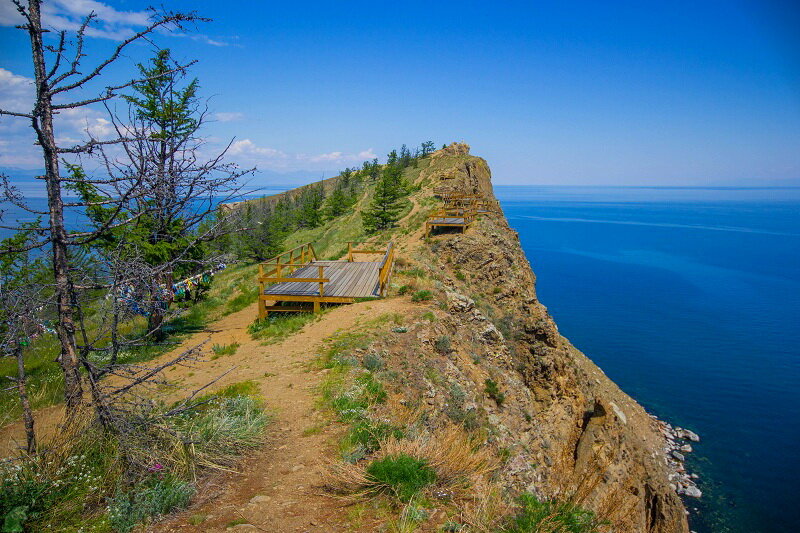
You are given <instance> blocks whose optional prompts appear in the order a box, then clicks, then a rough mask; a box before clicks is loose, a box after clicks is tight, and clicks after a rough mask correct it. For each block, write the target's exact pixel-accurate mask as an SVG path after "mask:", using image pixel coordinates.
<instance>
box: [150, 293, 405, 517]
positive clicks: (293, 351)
mask: <svg viewBox="0 0 800 533" xmlns="http://www.w3.org/2000/svg"><path fill="white" fill-rule="evenodd" d="M411 305H412V304H409V303H408V302H403V301H399V300H378V301H372V302H363V303H359V304H353V305H348V306H342V307H339V308H336V309H334V310H332V311H330V312H328V313H326V314H325V315H324V317H323V318H322V319H321V320H319V321H317V322H314V323H311V324H308V325H307V326H305V328H303V330H301V331H300V332H298V333H296V334H295V335H293V336H291V337H289V338H287V339H286V340H285V341H283V342H281V343H279V344H273V345H269V346H263V345H261V343H260V342H259V341H254V340H252V339H250V336H249V334H248V333H247V331H246V328H247V324H249V323H250V322H251V321H252V320H253V317H254V316H255V314H256V308H255V305H253V306H251V307H250V308H248V309H245V310H243V311H241V312H239V313H235V314H232V315H230V316H228V317H226V318H224V319H222V320H220V321H219V322H217V323H215V324H214V325H213V326H212V328H213V330H214V332H213V333H211V334H210V335H209V334H205V337H206V338H209V341H210V342H209V343H208V346H211V345H213V344H215V343H217V344H230V343H231V342H239V343H240V344H241V346H240V347H239V349H238V350H237V351H236V353H235V354H233V355H230V356H223V357H221V358H219V359H217V360H214V361H207V362H203V363H199V364H196V365H194V367H193V368H188V367H182V368H178V369H177V370H175V371H170V372H168V374H169V378H170V379H171V380H173V381H178V382H179V383H180V384H181V385H182V389H183V390H184V391H186V390H191V389H193V388H195V387H198V386H200V385H202V384H204V383H206V382H207V381H209V380H210V379H213V378H214V377H216V376H218V375H219V374H220V373H221V372H224V371H226V370H228V369H230V368H232V367H234V368H233V370H232V371H230V373H228V374H227V375H225V377H223V378H222V379H221V380H220V381H219V382H218V383H216V384H215V385H214V388H218V387H221V386H224V385H225V384H228V383H233V382H237V381H242V380H247V379H253V380H256V381H257V382H258V383H259V384H260V387H261V392H262V394H263V396H264V398H265V399H266V404H267V409H268V410H269V411H270V412H272V413H273V421H272V422H271V424H270V426H269V430H268V432H267V434H268V436H267V443H266V446H265V447H264V449H263V450H261V451H260V452H258V453H257V454H256V455H255V456H253V457H250V458H248V459H247V460H246V461H245V463H244V464H243V467H242V471H241V472H240V473H231V474H226V475H220V476H217V477H215V478H214V479H212V480H211V482H209V483H208V484H207V485H206V486H204V487H201V489H200V491H199V497H198V498H197V501H196V502H195V503H194V504H193V505H192V506H191V507H190V509H188V510H186V511H184V512H182V513H179V514H177V515H175V516H172V517H170V518H168V519H167V520H165V521H163V522H161V523H159V524H155V525H153V526H151V527H150V528H149V530H151V531H224V530H226V529H227V528H229V527H230V526H233V524H237V523H240V522H245V523H244V524H239V525H235V526H233V527H232V530H236V531H239V530H245V531H248V530H250V531H269V532H273V531H274V532H283V531H352V530H353V527H352V524H350V523H349V522H348V521H347V519H346V511H345V510H344V509H343V508H342V505H341V504H340V503H339V502H337V501H335V500H332V499H330V498H324V497H320V496H319V494H318V489H317V488H316V487H317V486H318V485H319V482H320V475H321V473H322V469H323V467H324V464H325V461H326V459H328V458H331V457H333V456H334V455H335V453H336V449H335V448H336V437H337V436H338V435H339V434H340V432H341V428H340V427H338V426H337V425H336V424H329V423H328V421H327V420H326V417H325V416H324V415H323V413H321V412H319V411H318V410H317V409H316V398H317V395H316V392H315V387H317V386H318V385H319V384H320V382H321V381H322V379H323V377H324V374H325V373H326V371H325V370H322V371H320V370H316V369H313V368H312V367H311V366H310V365H309V364H308V363H309V362H310V361H312V360H313V358H314V357H315V354H317V353H318V351H319V347H320V345H321V343H322V342H323V341H324V340H325V339H327V338H328V337H330V336H331V335H333V334H334V333H336V332H337V331H339V330H343V329H347V328H350V327H353V326H354V325H356V324H357V323H358V322H359V321H360V320H363V319H367V318H371V317H375V316H377V315H380V314H382V313H387V312H398V311H403V310H405V309H406V308H408V307H410V306H411ZM199 340H202V337H201V335H196V336H195V338H194V339H192V340H191V341H189V342H195V343H196V342H197V341H199ZM189 342H187V344H189ZM165 357H168V355H167V356H165ZM201 518H202V520H203V521H202V522H201V523H199V524H196V525H192V524H190V520H191V521H197V520H200V519H201ZM362 526H363V524H362ZM366 530H367V531H371V530H372V528H371V527H370V528H368V529H366Z"/></svg>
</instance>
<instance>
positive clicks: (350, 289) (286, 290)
mask: <svg viewBox="0 0 800 533" xmlns="http://www.w3.org/2000/svg"><path fill="white" fill-rule="evenodd" d="M381 264H382V262H381V261H358V262H349V261H312V262H311V263H309V264H308V265H306V266H302V267H300V268H298V269H297V270H295V271H294V272H292V273H291V275H289V276H287V277H289V278H314V277H316V276H317V273H318V272H319V267H320V266H322V267H323V272H324V276H325V278H327V279H328V280H330V281H327V282H326V283H325V284H324V290H323V294H324V296H325V297H336V298H377V297H379V296H380V283H379V280H378V273H379V272H380V269H381ZM264 294H266V295H282V296H319V283H317V282H315V281H294V282H281V283H276V284H274V285H271V286H270V287H268V288H267V289H266V290H265V291H264Z"/></svg>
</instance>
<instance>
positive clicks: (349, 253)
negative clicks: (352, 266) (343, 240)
mask: <svg viewBox="0 0 800 533" xmlns="http://www.w3.org/2000/svg"><path fill="white" fill-rule="evenodd" d="M347 260H348V261H349V262H351V263H352V262H353V242H352V241H348V242H347Z"/></svg>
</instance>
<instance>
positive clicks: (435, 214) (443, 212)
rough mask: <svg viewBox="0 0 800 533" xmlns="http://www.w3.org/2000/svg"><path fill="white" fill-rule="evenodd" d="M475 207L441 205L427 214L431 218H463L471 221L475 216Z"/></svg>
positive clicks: (465, 220)
mask: <svg viewBox="0 0 800 533" xmlns="http://www.w3.org/2000/svg"><path fill="white" fill-rule="evenodd" d="M475 214H476V213H475V209H474V208H472V207H442V208H439V209H435V210H434V211H432V212H431V214H430V215H428V219H429V220H430V219H432V218H463V219H464V222H465V223H466V222H468V221H469V222H472V220H473V219H474V218H475Z"/></svg>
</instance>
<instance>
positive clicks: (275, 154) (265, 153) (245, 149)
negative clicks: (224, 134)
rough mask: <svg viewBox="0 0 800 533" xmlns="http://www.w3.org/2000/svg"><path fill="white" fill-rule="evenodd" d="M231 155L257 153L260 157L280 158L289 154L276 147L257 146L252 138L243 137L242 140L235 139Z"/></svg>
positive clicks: (230, 151)
mask: <svg viewBox="0 0 800 533" xmlns="http://www.w3.org/2000/svg"><path fill="white" fill-rule="evenodd" d="M228 153H229V154H230V155H255V156H259V157H265V158H270V159H272V158H278V159H285V158H286V157H287V155H286V154H285V153H284V152H281V151H280V150H276V149H274V148H263V147H259V146H256V144H255V143H254V142H253V141H251V140H250V139H243V140H241V141H235V142H234V143H233V144H232V145H231V148H230V150H228Z"/></svg>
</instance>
